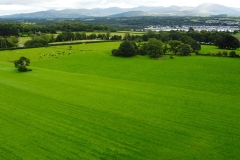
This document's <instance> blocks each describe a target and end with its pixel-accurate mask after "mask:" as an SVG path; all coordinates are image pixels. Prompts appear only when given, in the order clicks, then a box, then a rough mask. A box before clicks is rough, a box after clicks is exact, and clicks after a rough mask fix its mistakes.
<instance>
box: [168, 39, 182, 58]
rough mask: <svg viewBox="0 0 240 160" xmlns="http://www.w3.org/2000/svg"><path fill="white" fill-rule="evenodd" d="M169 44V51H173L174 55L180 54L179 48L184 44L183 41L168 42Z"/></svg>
mask: <svg viewBox="0 0 240 160" xmlns="http://www.w3.org/2000/svg"><path fill="white" fill-rule="evenodd" d="M168 44H169V46H170V48H169V51H171V52H172V53H174V54H175V55H176V54H177V52H178V46H179V45H181V44H182V42H181V41H177V40H170V41H168Z"/></svg>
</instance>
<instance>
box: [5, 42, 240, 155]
mask: <svg viewBox="0 0 240 160" xmlns="http://www.w3.org/2000/svg"><path fill="white" fill-rule="evenodd" d="M118 46H119V42H108V43H93V44H79V45H73V48H72V50H69V49H68V46H67V45H66V46H55V47H49V48H37V49H21V50H13V51H0V75H1V78H0V130H1V132H0V142H1V143H0V159H3V160H4V159H9V160H15V159H58V160H61V159H63V160H65V159H111V160H112V159H123V160H125V159H130V160H133V159H136V160H139V159H142V160H154V159H204V160H206V159H216V160H221V159H223V160H225V159H236V160H237V159H239V153H240V123H239V121H240V106H239V104H240V99H239V96H240V83H239V82H240V75H239V73H240V72H239V71H240V65H239V59H233V58H227V57H223V58H216V57H211V56H189V57H178V56H176V57H174V59H169V58H168V57H167V56H166V59H165V60H154V59H149V58H148V57H145V56H136V57H132V58H119V57H113V56H111V49H113V48H118ZM57 52H61V53H62V52H65V54H64V55H58V58H56V56H49V55H55V54H56V53H57ZM70 52H71V54H70V55H68V54H69V53H70ZM22 55H24V56H27V57H28V58H30V59H31V64H30V67H29V68H31V69H33V71H32V72H28V73H18V72H17V70H16V69H14V65H13V63H12V61H13V60H15V59H18V58H19V57H20V56H22ZM44 55H47V56H44ZM40 56H42V58H41V59H40V58H39V57H40ZM10 62H11V63H10Z"/></svg>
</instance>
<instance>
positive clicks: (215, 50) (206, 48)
mask: <svg viewBox="0 0 240 160" xmlns="http://www.w3.org/2000/svg"><path fill="white" fill-rule="evenodd" d="M223 51H227V52H228V53H229V52H231V50H226V49H219V48H218V47H217V46H214V45H201V50H200V52H199V53H200V54H208V53H209V52H212V53H215V54H216V53H218V52H221V53H222V52H223ZM234 51H235V52H236V53H237V54H238V55H240V49H239V48H238V49H236V50H234Z"/></svg>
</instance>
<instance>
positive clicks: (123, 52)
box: [112, 41, 137, 57]
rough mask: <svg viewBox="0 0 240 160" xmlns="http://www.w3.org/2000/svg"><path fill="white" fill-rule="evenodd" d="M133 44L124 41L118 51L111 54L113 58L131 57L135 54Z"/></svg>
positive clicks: (135, 50)
mask: <svg viewBox="0 0 240 160" xmlns="http://www.w3.org/2000/svg"><path fill="white" fill-rule="evenodd" d="M134 44H135V42H130V41H124V42H122V43H121V44H120V46H119V48H118V50H113V51H112V54H113V55H114V56H122V57H131V56H134V55H135V54H136V52H137V49H136V46H137V45H136V44H135V45H134Z"/></svg>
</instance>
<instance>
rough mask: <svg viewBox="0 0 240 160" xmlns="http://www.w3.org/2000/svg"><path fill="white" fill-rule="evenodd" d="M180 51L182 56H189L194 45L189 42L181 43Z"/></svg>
mask: <svg viewBox="0 0 240 160" xmlns="http://www.w3.org/2000/svg"><path fill="white" fill-rule="evenodd" d="M178 48H179V53H180V55H182V56H189V55H190V53H191V52H192V51H193V49H192V47H191V46H190V45H189V44H181V45H180V46H179V47H178Z"/></svg>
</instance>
